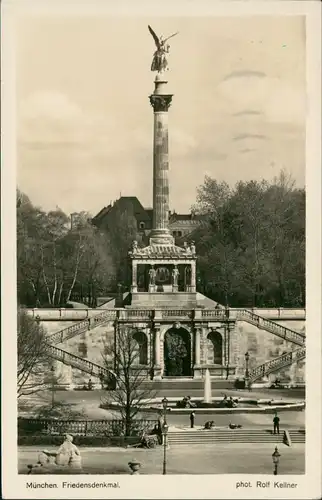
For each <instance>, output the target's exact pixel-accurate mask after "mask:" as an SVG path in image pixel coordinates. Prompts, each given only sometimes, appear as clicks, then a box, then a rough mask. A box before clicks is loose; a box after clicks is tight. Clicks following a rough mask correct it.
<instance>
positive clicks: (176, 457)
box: [18, 444, 305, 475]
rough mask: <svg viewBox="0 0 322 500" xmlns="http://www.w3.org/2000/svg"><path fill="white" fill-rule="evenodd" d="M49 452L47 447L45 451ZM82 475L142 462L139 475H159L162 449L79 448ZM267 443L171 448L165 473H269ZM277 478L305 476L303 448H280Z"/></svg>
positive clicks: (22, 456)
mask: <svg viewBox="0 0 322 500" xmlns="http://www.w3.org/2000/svg"><path fill="white" fill-rule="evenodd" d="M48 449H50V448H48ZM38 451H39V448H36V447H28V448H27V447H20V448H19V453H18V456H19V459H18V469H19V473H20V474H24V473H25V472H26V470H27V465H28V464H30V463H35V462H36V460H37V453H38ZM80 451H81V455H82V460H83V471H84V473H85V474H129V468H128V462H129V461H131V460H133V459H136V460H138V461H139V462H141V464H142V467H141V471H140V472H141V474H162V462H163V449H162V448H161V447H159V448H157V449H151V450H146V449H133V448H132V449H120V448H106V449H104V448H96V449H95V448H86V449H84V448H83V449H81V450H80ZM273 451H274V447H272V446H271V445H269V444H251V445H250V444H249V445H247V444H246V445H245V444H225V445H206V446H205V445H202V446H201V445H192V446H173V447H171V448H170V449H168V450H167V473H168V474H238V473H239V474H272V469H273V463H272V453H273ZM279 451H280V453H281V457H280V466H279V475H283V474H304V473H305V446H304V445H300V444H296V445H293V446H292V447H291V448H289V447H287V446H284V445H283V446H281V447H280V448H279Z"/></svg>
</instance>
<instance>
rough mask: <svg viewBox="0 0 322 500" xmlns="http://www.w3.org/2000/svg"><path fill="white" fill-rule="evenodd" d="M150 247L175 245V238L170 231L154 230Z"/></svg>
mask: <svg viewBox="0 0 322 500" xmlns="http://www.w3.org/2000/svg"><path fill="white" fill-rule="evenodd" d="M149 244H150V245H174V237H173V236H172V235H171V233H170V231H169V230H168V229H153V231H152V232H151V236H150V239H149Z"/></svg>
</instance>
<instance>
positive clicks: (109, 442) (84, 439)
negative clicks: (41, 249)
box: [18, 434, 139, 447]
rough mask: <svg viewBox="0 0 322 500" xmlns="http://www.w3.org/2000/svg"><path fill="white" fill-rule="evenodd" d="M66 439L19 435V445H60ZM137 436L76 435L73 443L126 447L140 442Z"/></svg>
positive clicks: (51, 436) (48, 435)
mask: <svg viewBox="0 0 322 500" xmlns="http://www.w3.org/2000/svg"><path fill="white" fill-rule="evenodd" d="M63 441H64V436H60V435H56V436H55V435H50V434H47V435H46V434H45V435H42V434H34V435H29V436H28V435H22V436H18V445H19V446H60V445H61V444H62V442H63ZM138 442H139V440H138V438H137V437H135V436H132V437H125V436H74V440H73V443H74V444H76V446H95V447H96V446H97V447H103V446H120V447H126V446H128V445H131V444H135V443H138Z"/></svg>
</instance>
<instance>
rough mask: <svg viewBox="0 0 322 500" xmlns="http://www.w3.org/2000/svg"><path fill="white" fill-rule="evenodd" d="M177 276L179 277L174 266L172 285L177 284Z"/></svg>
mask: <svg viewBox="0 0 322 500" xmlns="http://www.w3.org/2000/svg"><path fill="white" fill-rule="evenodd" d="M178 277H179V271H178V268H177V267H175V268H174V269H173V271H172V284H173V285H174V286H178Z"/></svg>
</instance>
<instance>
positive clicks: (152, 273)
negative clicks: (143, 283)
mask: <svg viewBox="0 0 322 500" xmlns="http://www.w3.org/2000/svg"><path fill="white" fill-rule="evenodd" d="M156 274H157V273H156V270H155V269H154V267H151V269H150V271H149V277H150V281H149V285H155V277H156Z"/></svg>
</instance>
